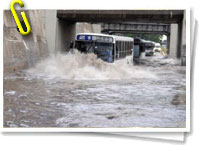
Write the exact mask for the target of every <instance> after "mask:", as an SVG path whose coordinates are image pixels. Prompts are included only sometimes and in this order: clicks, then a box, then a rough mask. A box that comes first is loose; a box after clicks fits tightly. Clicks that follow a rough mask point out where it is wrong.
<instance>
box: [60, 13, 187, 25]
mask: <svg viewBox="0 0 200 145" xmlns="http://www.w3.org/2000/svg"><path fill="white" fill-rule="evenodd" d="M183 13H184V11H183V10H58V11H57V17H58V18H59V19H65V20H66V21H68V22H122V21H123V22H140V23H141V22H143V23H145V22H146V23H149V22H151V23H168V24H169V23H179V22H181V21H182V19H183Z"/></svg>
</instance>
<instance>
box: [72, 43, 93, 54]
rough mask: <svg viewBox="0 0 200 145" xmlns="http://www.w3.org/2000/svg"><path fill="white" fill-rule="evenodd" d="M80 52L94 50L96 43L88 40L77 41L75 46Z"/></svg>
mask: <svg viewBox="0 0 200 145" xmlns="http://www.w3.org/2000/svg"><path fill="white" fill-rule="evenodd" d="M75 47H76V48H77V49H78V50H79V51H80V52H83V53H88V52H93V51H94V43H93V42H86V41H76V46H75Z"/></svg>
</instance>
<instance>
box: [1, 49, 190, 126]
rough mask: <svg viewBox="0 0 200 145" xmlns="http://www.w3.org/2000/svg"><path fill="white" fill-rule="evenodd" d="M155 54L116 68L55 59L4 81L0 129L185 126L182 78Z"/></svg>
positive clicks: (88, 60) (92, 60) (73, 57)
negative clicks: (138, 61) (2, 124)
mask: <svg viewBox="0 0 200 145" xmlns="http://www.w3.org/2000/svg"><path fill="white" fill-rule="evenodd" d="M179 64H180V62H179V61H178V60H173V59H169V58H164V57H162V56H160V55H156V56H153V57H144V58H143V59H142V60H141V62H140V65H133V64H132V61H131V60H130V58H127V59H123V60H119V61H117V62H115V63H106V62H103V61H101V60H100V59H96V56H95V55H93V54H88V55H85V54H80V53H77V52H76V53H75V54H58V55H56V56H52V57H49V58H47V59H46V60H43V61H41V62H39V63H38V64H37V65H36V66H35V67H33V68H31V69H28V70H24V71H21V72H18V73H16V74H10V75H7V76H4V127H167V128H169V127H170V128H171V127H172V128H184V127H185V125H186V105H185V93H186V75H185V67H183V66H180V65H179Z"/></svg>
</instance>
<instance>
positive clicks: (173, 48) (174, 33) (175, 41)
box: [169, 24, 178, 58]
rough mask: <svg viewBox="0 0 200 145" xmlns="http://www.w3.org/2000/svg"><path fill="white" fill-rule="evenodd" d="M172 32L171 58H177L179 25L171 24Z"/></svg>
mask: <svg viewBox="0 0 200 145" xmlns="http://www.w3.org/2000/svg"><path fill="white" fill-rule="evenodd" d="M170 29H171V32H170V36H169V37H170V44H169V56H170V57H171V58H177V53H178V24H171V27H170Z"/></svg>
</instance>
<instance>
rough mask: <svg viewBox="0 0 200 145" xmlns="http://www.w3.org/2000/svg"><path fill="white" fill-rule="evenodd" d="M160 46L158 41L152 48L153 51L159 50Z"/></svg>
mask: <svg viewBox="0 0 200 145" xmlns="http://www.w3.org/2000/svg"><path fill="white" fill-rule="evenodd" d="M161 50H162V49H161V47H160V43H155V47H154V49H153V51H154V52H161Z"/></svg>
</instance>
